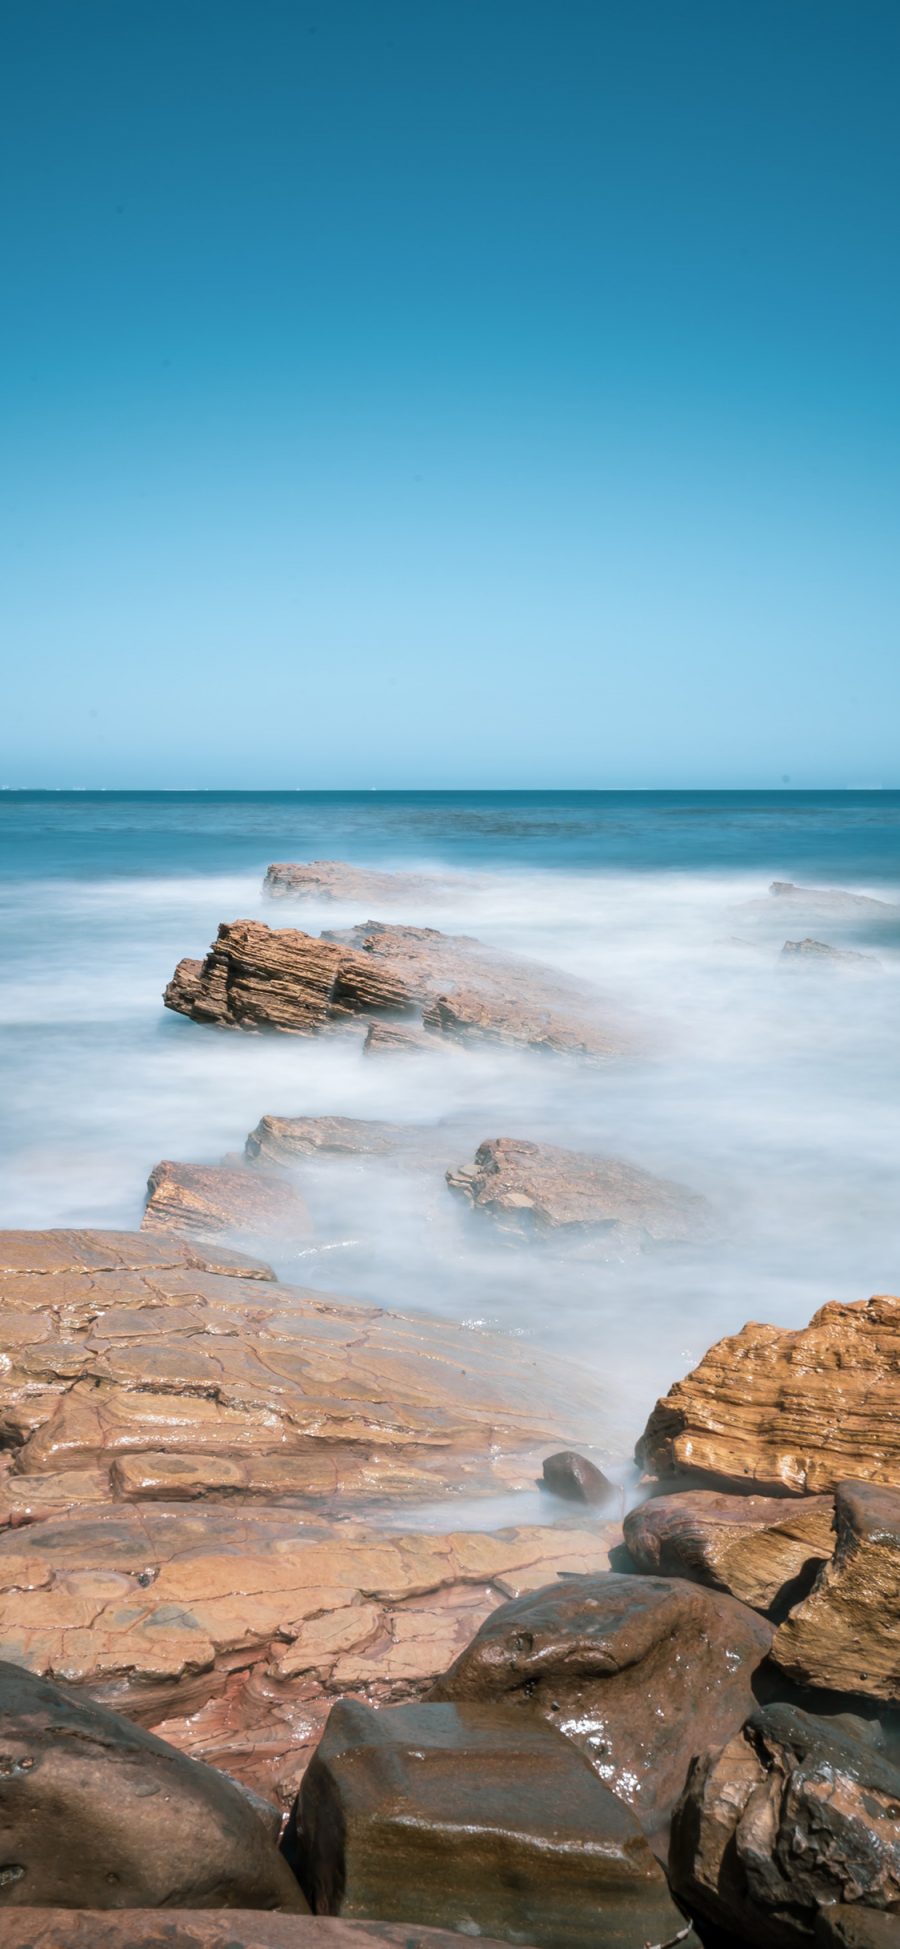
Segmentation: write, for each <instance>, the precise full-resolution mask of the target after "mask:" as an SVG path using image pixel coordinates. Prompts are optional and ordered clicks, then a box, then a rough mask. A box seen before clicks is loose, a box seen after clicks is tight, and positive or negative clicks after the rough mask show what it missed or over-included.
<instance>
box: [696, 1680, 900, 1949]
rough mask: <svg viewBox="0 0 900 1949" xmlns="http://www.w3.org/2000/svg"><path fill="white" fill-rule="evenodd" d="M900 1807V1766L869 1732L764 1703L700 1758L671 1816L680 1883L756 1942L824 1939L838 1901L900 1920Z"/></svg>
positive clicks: (788, 1948) (709, 1912) (703, 1908)
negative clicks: (860, 1733) (823, 1924)
mask: <svg viewBox="0 0 900 1949" xmlns="http://www.w3.org/2000/svg"><path fill="white" fill-rule="evenodd" d="M898 1805H900V1770H898V1768H897V1767H896V1766H893V1765H891V1763H890V1762H889V1761H888V1760H887V1759H886V1758H885V1757H884V1755H883V1754H881V1753H879V1752H878V1751H877V1750H876V1749H875V1748H874V1747H873V1746H872V1745H871V1744H870V1743H869V1742H868V1741H866V1740H862V1739H860V1740H857V1739H854V1738H852V1737H851V1736H850V1735H849V1734H848V1733H847V1732H846V1730H845V1729H844V1728H839V1727H838V1726H836V1725H834V1724H832V1723H831V1722H830V1721H828V1720H825V1719H816V1718H813V1717H811V1715H810V1714H808V1713H806V1712H801V1711H798V1710H796V1709H795V1708H794V1707H791V1706H786V1705H772V1706H767V1707H765V1708H764V1709H763V1710H762V1711H759V1712H756V1713H754V1714H753V1716H752V1718H751V1719H750V1720H749V1721H748V1724H747V1725H746V1726H745V1727H744V1728H743V1730H742V1731H741V1732H739V1733H737V1734H736V1735H735V1737H733V1738H732V1739H731V1740H730V1741H729V1742H728V1744H727V1745H726V1746H724V1748H723V1749H722V1750H721V1751H720V1752H710V1753H707V1754H705V1755H701V1756H700V1757H699V1758H698V1759H697V1760H696V1762H695V1764H694V1767H693V1770H692V1773H691V1777H690V1780H689V1782H688V1785H687V1787H686V1790H685V1793H684V1797H683V1799H682V1801H681V1804H680V1806H679V1807H678V1808H677V1810H676V1813H675V1817H674V1819H673V1823H672V1844H671V1851H670V1855H669V1874H670V1879H671V1882H672V1886H673V1888H674V1890H675V1892H676V1894H677V1895H678V1896H679V1897H680V1898H681V1900H683V1901H684V1902H685V1903H686V1904H687V1906H688V1907H689V1908H690V1910H691V1912H692V1913H693V1914H696V1915H699V1916H705V1917H707V1918H708V1919H709V1921H711V1922H713V1923H715V1924H717V1925H718V1926H719V1927H721V1928H725V1929H729V1930H732V1931H733V1932H734V1936H735V1937H736V1939H737V1941H738V1942H742V1943H744V1942H745V1943H747V1944H748V1945H752V1949H756V1945H757V1944H761V1943H765V1944H766V1945H767V1949H768V1945H769V1944H771V1945H772V1949H796V1945H797V1944H800V1943H803V1942H812V1941H813V1940H815V1941H817V1942H818V1941H820V1940H821V1938H820V1937H819V1936H817V1935H816V1923H817V1919H818V1918H819V1917H820V1916H822V1915H824V1916H826V1917H827V1916H828V1915H829V1914H830V1912H831V1909H832V1906H833V1905H834V1904H836V1903H837V1904H843V1903H847V1904H848V1905H852V1910H856V1909H857V1908H858V1909H859V1910H861V1911H862V1910H864V1909H866V1908H871V1909H874V1910H875V1911H876V1912H877V1911H881V1912H882V1913H883V1912H884V1911H886V1910H894V1911H896V1914H895V1917H894V1926H895V1929H896V1928H900V1823H898V1816H897V1809H898ZM851 1939H852V1938H851ZM866 1939H867V1938H866V1936H865V1935H863V1937H862V1940H863V1941H866ZM868 1939H869V1940H871V1939H872V1938H871V1937H870V1938H868ZM826 1940H827V1937H826ZM838 1940H840V1937H839V1938H838ZM874 1940H875V1941H876V1942H877V1940H878V1936H877V1933H876V1936H875V1938H874Z"/></svg>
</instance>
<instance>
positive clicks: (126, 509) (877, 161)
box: [0, 0, 900, 788]
mask: <svg viewBox="0 0 900 1949" xmlns="http://www.w3.org/2000/svg"><path fill="white" fill-rule="evenodd" d="M0 65H2V70H3V81H2V89H3V95H4V100H3V103H2V114H0V141H2V146H3V165H2V183H3V239H4V241H3V253H2V263H3V284H4V296H3V303H2V310H0V341H2V384H3V391H4V400H3V407H2V412H3V428H4V432H3V458H2V467H3V474H4V492H3V501H4V507H3V515H2V543H0V546H2V549H3V554H4V557H5V565H4V586H5V597H4V610H5V617H6V621H5V627H4V635H5V637H6V641H7V648H8V651H9V657H8V663H9V664H10V665H11V668H10V669H9V671H8V674H7V676H6V679H5V682H4V699H3V702H4V710H3V727H2V732H0V747H2V749H0V784H7V785H61V786H66V785H135V786H138V785H153V786H166V785H179V786H192V785H198V786H202V785H223V786H273V787H274V786H282V787H288V786H298V787H308V788H312V787H317V786H323V787H324V786H342V785H343V786H368V785H382V786H389V785H400V786H402V785H409V786H415V785H423V786H452V785H460V786H467V785H472V786H476V785H481V786H490V785H494V786H513V785H534V786H550V785H560V786H566V785H581V786H605V785H609V786H628V785H634V786H640V785H657V786H658V785H674V786H678V785H712V786H715V785H729V784H735V785H754V784H756V785H761V786H768V785H777V784H779V783H780V782H781V780H782V778H783V777H784V776H785V775H788V776H789V777H790V778H791V780H792V782H793V783H795V784H797V785H815V784H826V785H827V784H833V785H843V784H853V785H861V784H873V785H878V784H885V785H889V784H897V783H900V740H898V729H897V727H898V722H900V654H898V651H900V643H898V622H900V576H898V562H897V556H898V511H900V491H898V485H900V483H898V476H900V441H898V432H900V427H898V421H900V410H898V408H900V394H898V368H900V350H898V346H900V317H898V311H900V307H898V294H900V242H898V220H897V209H898V192H900V129H898V114H897V99H898V87H900V6H898V4H897V0H734V4H726V0H616V4H614V5H613V4H606V3H605V0H553V3H552V4H551V0H399V3H398V0H326V3H325V4H321V5H319V4H307V0H23V3H22V4H21V5H18V6H11V7H8V8H7V9H6V12H5V18H4V25H3V35H2V54H0Z"/></svg>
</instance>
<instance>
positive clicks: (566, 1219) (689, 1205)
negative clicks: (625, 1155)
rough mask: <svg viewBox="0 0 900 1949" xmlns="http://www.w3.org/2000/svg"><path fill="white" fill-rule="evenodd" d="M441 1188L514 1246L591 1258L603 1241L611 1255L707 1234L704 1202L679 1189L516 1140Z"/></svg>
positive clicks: (488, 1146) (482, 1155)
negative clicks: (522, 1242) (583, 1247)
mask: <svg viewBox="0 0 900 1949" xmlns="http://www.w3.org/2000/svg"><path fill="white" fill-rule="evenodd" d="M447 1183H448V1184H449V1186H450V1189H451V1190H452V1191H456V1192H458V1193H459V1194H460V1195H461V1196H462V1197H464V1198H465V1199H467V1201H468V1203H469V1204H470V1205H471V1206H472V1208H473V1210H475V1211H478V1212H483V1213H485V1214H487V1215H489V1216H490V1217H491V1218H492V1219H493V1220H494V1221H495V1223H496V1224H497V1226H498V1227H499V1228H500V1229H501V1230H502V1231H504V1232H506V1233H508V1234H510V1235H511V1236H512V1237H514V1238H517V1239H528V1240H530V1239H534V1238H545V1239H546V1238H553V1239H555V1240H557V1241H560V1242H566V1243H568V1242H570V1241H575V1242H577V1241H579V1240H581V1239H585V1240H586V1241H587V1243H588V1244H589V1247H590V1249H591V1251H592V1252H596V1250H597V1247H598V1244H600V1243H602V1242H603V1241H606V1242H607V1243H608V1244H609V1246H610V1247H611V1248H612V1249H613V1250H616V1249H618V1248H619V1247H621V1245H622V1244H625V1245H631V1246H633V1247H638V1248H640V1247H644V1246H651V1245H674V1244H681V1243H682V1242H683V1241H684V1240H686V1239H691V1238H697V1237H702V1236H704V1235H705V1234H707V1233H708V1232H709V1231H710V1229H711V1213H710V1208H709V1206H708V1205H707V1203H706V1200H705V1198H702V1197H699V1196H698V1195H697V1194H696V1193H695V1192H692V1191H688V1190H686V1189H685V1187H684V1185H680V1184H674V1183H672V1182H670V1181H669V1180H668V1179H666V1178H656V1177H651V1175H650V1173H649V1172H648V1171H640V1170H638V1169H637V1168H636V1167H635V1166H634V1165H631V1164H623V1163H622V1161H621V1159H619V1158H615V1157H593V1156H590V1155H588V1154H587V1153H585V1152H583V1151H575V1150H563V1149H561V1148H560V1147H559V1146H558V1145H555V1144H534V1143H529V1142H526V1141H525V1140H524V1139H522V1138H513V1137H495V1138H492V1139H490V1140H489V1141H488V1142H487V1143H484V1144H481V1145H479V1148H478V1150H477V1151H476V1153H475V1162H474V1164H472V1165H465V1166H461V1167H460V1168H459V1169H458V1170H455V1171H448V1172H447Z"/></svg>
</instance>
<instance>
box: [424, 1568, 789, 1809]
mask: <svg viewBox="0 0 900 1949" xmlns="http://www.w3.org/2000/svg"><path fill="white" fill-rule="evenodd" d="M771 1641H772V1631H771V1627H770V1626H769V1625H768V1624H766V1623H765V1622H764V1621H763V1619H762V1618H760V1617H757V1616H756V1614H755V1613H754V1612H752V1611H749V1610H747V1609H746V1607H745V1606H744V1605H742V1604H737V1603H735V1601H734V1599H733V1598H731V1597H726V1596H723V1595H721V1594H720V1593H719V1592H718V1591H708V1590H701V1589H700V1588H699V1587H698V1586H697V1585H695V1584H689V1583H685V1582H681V1581H677V1580H674V1579H673V1580H671V1581H670V1580H668V1579H665V1578H662V1577H640V1576H619V1575H615V1574H613V1573H611V1572H610V1573H608V1574H606V1575H601V1576H588V1577H577V1578H566V1579H565V1580H564V1581H561V1582H559V1583H557V1584H556V1585H555V1586H552V1587H551V1588H548V1589H544V1590H538V1591H535V1592H533V1593H532V1594H530V1595H526V1596H524V1597H522V1598H520V1599H518V1600H516V1601H514V1602H512V1603H509V1604H506V1605H504V1606H503V1608H502V1609H501V1610H497V1611H495V1612H494V1613H493V1615H492V1616H491V1617H489V1618H488V1619H487V1621H486V1622H485V1623H484V1624H483V1625H482V1626H481V1629H480V1630H479V1632H478V1635H477V1636H476V1637H475V1638H474V1639H473V1641H472V1643H471V1644H470V1645H468V1646H467V1647H466V1649H465V1651H463V1652H462V1654H461V1656H460V1657H459V1658H458V1659H457V1661H456V1663H455V1665H453V1666H451V1668H450V1670H449V1671H448V1672H447V1673H446V1675H445V1676H444V1677H443V1678H442V1679H439V1680H438V1683H437V1685H436V1686H434V1687H433V1689H432V1691H431V1693H430V1694H429V1697H431V1698H433V1699H439V1700H444V1699H446V1700H453V1701H454V1702H456V1703H459V1702H460V1701H462V1700H469V1701H471V1702H473V1703H476V1704H488V1703H494V1704H501V1703H506V1704H507V1705H509V1706H510V1707H514V1708H515V1709H516V1710H517V1711H519V1712H524V1713H528V1714H535V1715H537V1716H539V1717H541V1718H543V1719H546V1720H548V1721H549V1722H550V1724H551V1725H553V1726H555V1727H557V1728H558V1729H559V1731H560V1732H563V1733H566V1734H567V1735H568V1737H569V1738H570V1739H572V1740H574V1741H575V1743H576V1744H577V1745H578V1746H579V1747H580V1748H581V1750H582V1751H583V1752H584V1753H585V1754H586V1756H587V1758H588V1759H589V1760H590V1763H591V1765H592V1767H593V1768H594V1771H595V1772H596V1773H597V1775H598V1776H599V1778H600V1779H601V1780H602V1781H603V1782H604V1784H605V1785H607V1786H609V1787H611V1788H612V1789H613V1791H614V1792H615V1793H617V1794H618V1795H619V1797H620V1798H621V1799H623V1800H625V1801H627V1802H628V1804H629V1806H631V1807H632V1808H633V1810H634V1812H635V1813H636V1814H637V1815H638V1816H639V1817H640V1821H641V1825H642V1827H643V1828H644V1829H645V1830H646V1831H647V1832H648V1833H651V1834H658V1833H661V1832H663V1831H664V1829H665V1827H666V1823H667V1821H668V1819H669V1816H670V1813H671V1810H672V1807H673V1805H674V1803H675V1801H676V1800H677V1799H678V1796H679V1794H680V1793H681V1791H682V1788H683V1787H684V1783H685V1780H686V1778H687V1774H688V1768H689V1766H690V1764H691V1760H692V1759H693V1757H694V1755H695V1754H696V1753H698V1752H702V1751H703V1750H705V1749H706V1748H707V1747H711V1746H719V1745H721V1744H722V1743H723V1741H724V1740H725V1739H727V1738H729V1737H730V1736H731V1735H732V1734H733V1733H734V1732H736V1731H737V1729H738V1728H739V1727H740V1726H741V1725H742V1724H743V1722H744V1720H745V1719H746V1718H747V1716H748V1714H749V1713H750V1712H751V1711H752V1709H753V1705H754V1702H755V1701H754V1695H753V1690H752V1680H753V1677H754V1674H755V1673H756V1671H757V1670H758V1668H759V1666H760V1664H761V1663H762V1661H763V1659H764V1658H765V1657H766V1655H767V1653H768V1651H769V1648H770V1645H771Z"/></svg>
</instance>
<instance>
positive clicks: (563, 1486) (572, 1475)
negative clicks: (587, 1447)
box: [541, 1448, 623, 1508]
mask: <svg viewBox="0 0 900 1949" xmlns="http://www.w3.org/2000/svg"><path fill="white" fill-rule="evenodd" d="M541 1487H542V1488H544V1489H546V1491H547V1493H548V1495H551V1496H559V1498H560V1500H561V1501H562V1502H583V1503H590V1504H592V1505H593V1507H594V1508H604V1507H606V1508H608V1507H609V1505H610V1503H612V1502H615V1501H616V1500H617V1498H619V1497H621V1496H622V1494H623V1492H622V1491H621V1490H619V1489H617V1488H616V1485H615V1483H614V1482H610V1480H609V1478H608V1477H607V1476H605V1475H604V1473H603V1470H602V1469H598V1468H597V1467H596V1466H595V1464H594V1463H593V1462H589V1461H588V1459H587V1457H586V1456H585V1455H576V1454H575V1452H574V1450H572V1449H571V1448H563V1449H561V1450H560V1452H559V1454H558V1455H545V1457H544V1462H543V1467H542V1469H541Z"/></svg>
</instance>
